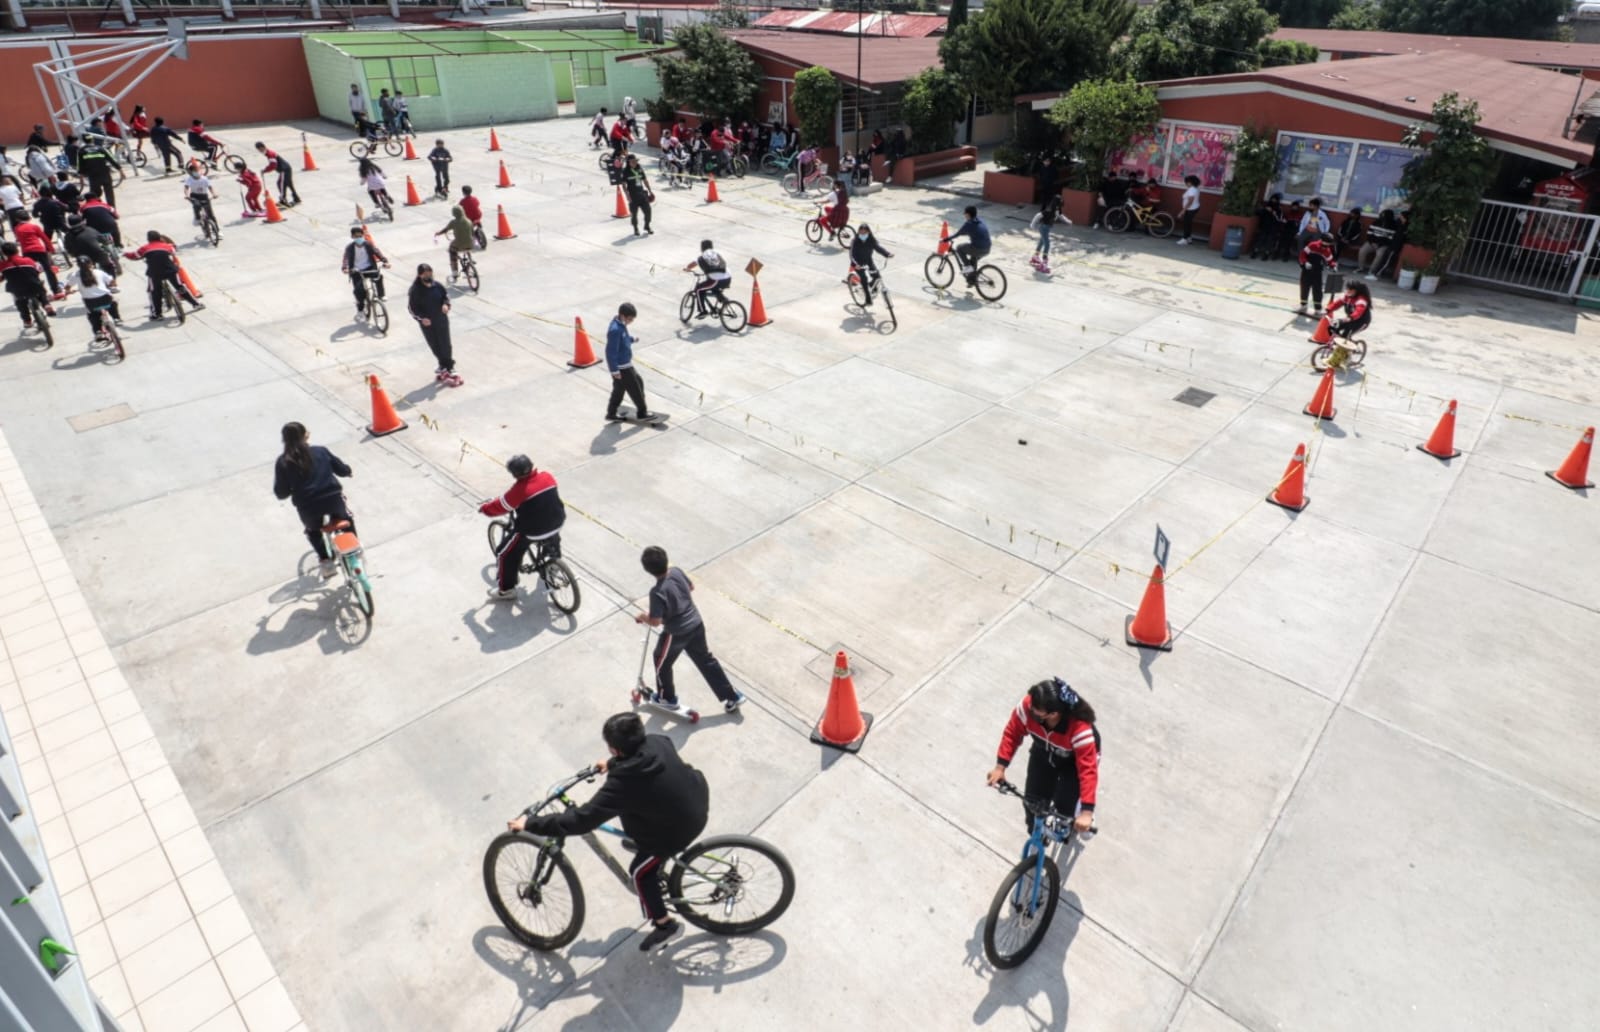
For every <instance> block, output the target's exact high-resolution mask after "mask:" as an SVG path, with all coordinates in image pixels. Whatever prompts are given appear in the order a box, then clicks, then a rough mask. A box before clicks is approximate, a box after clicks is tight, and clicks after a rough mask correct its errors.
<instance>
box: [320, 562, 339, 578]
mask: <svg viewBox="0 0 1600 1032" xmlns="http://www.w3.org/2000/svg"><path fill="white" fill-rule="evenodd" d="M317 572H319V573H321V574H322V579H323V580H331V579H333V578H334V577H337V576H338V575H339V563H338V561H337V560H335V559H324V560H322V561H321V562H319V563H318V564H317Z"/></svg>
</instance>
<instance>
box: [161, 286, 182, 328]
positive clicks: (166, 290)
mask: <svg viewBox="0 0 1600 1032" xmlns="http://www.w3.org/2000/svg"><path fill="white" fill-rule="evenodd" d="M161 295H162V296H163V297H164V298H166V300H167V304H169V305H171V306H172V310H173V311H174V312H176V313H177V315H178V325H179V326H182V325H183V324H184V323H186V322H188V321H189V316H188V314H187V313H186V312H184V310H183V305H181V304H179V303H178V292H177V291H175V290H173V289H172V284H171V283H168V282H167V281H166V280H162V281H161Z"/></svg>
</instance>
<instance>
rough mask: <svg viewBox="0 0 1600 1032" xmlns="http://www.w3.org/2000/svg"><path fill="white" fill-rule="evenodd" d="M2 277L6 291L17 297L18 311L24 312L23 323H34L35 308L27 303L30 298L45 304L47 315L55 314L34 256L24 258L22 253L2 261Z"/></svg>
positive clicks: (0, 271)
mask: <svg viewBox="0 0 1600 1032" xmlns="http://www.w3.org/2000/svg"><path fill="white" fill-rule="evenodd" d="M0 279H4V280H5V284H6V293H8V294H10V295H11V296H12V297H14V298H16V299H17V311H18V312H20V313H22V325H23V326H24V327H28V326H32V325H33V310H32V309H30V308H29V307H28V305H27V299H28V298H34V299H36V300H38V302H39V303H40V304H41V305H43V306H44V310H45V313H46V314H47V315H54V314H55V313H54V312H53V311H51V308H50V295H49V294H46V293H45V289H44V275H43V274H42V273H41V272H40V271H39V263H38V262H36V261H34V260H33V259H32V258H24V257H22V256H21V255H20V254H19V255H17V256H16V257H15V258H8V259H6V260H5V261H0Z"/></svg>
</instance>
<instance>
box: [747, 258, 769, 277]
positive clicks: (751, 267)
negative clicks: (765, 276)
mask: <svg viewBox="0 0 1600 1032" xmlns="http://www.w3.org/2000/svg"><path fill="white" fill-rule="evenodd" d="M763 268H765V266H763V265H762V264H761V263H760V262H759V261H757V260H756V259H754V258H752V259H750V264H748V265H746V266H745V267H744V274H745V275H746V276H749V277H751V278H754V277H756V276H759V275H761V270H762V269H763Z"/></svg>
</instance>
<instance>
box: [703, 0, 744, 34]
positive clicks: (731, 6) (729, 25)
mask: <svg viewBox="0 0 1600 1032" xmlns="http://www.w3.org/2000/svg"><path fill="white" fill-rule="evenodd" d="M706 21H708V22H710V23H711V24H712V25H715V26H717V27H718V28H722V29H747V28H749V27H750V12H749V11H747V10H746V9H745V6H744V5H743V4H741V3H739V2H738V0H717V9H716V10H714V11H712V12H711V13H710V14H708V15H706Z"/></svg>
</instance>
